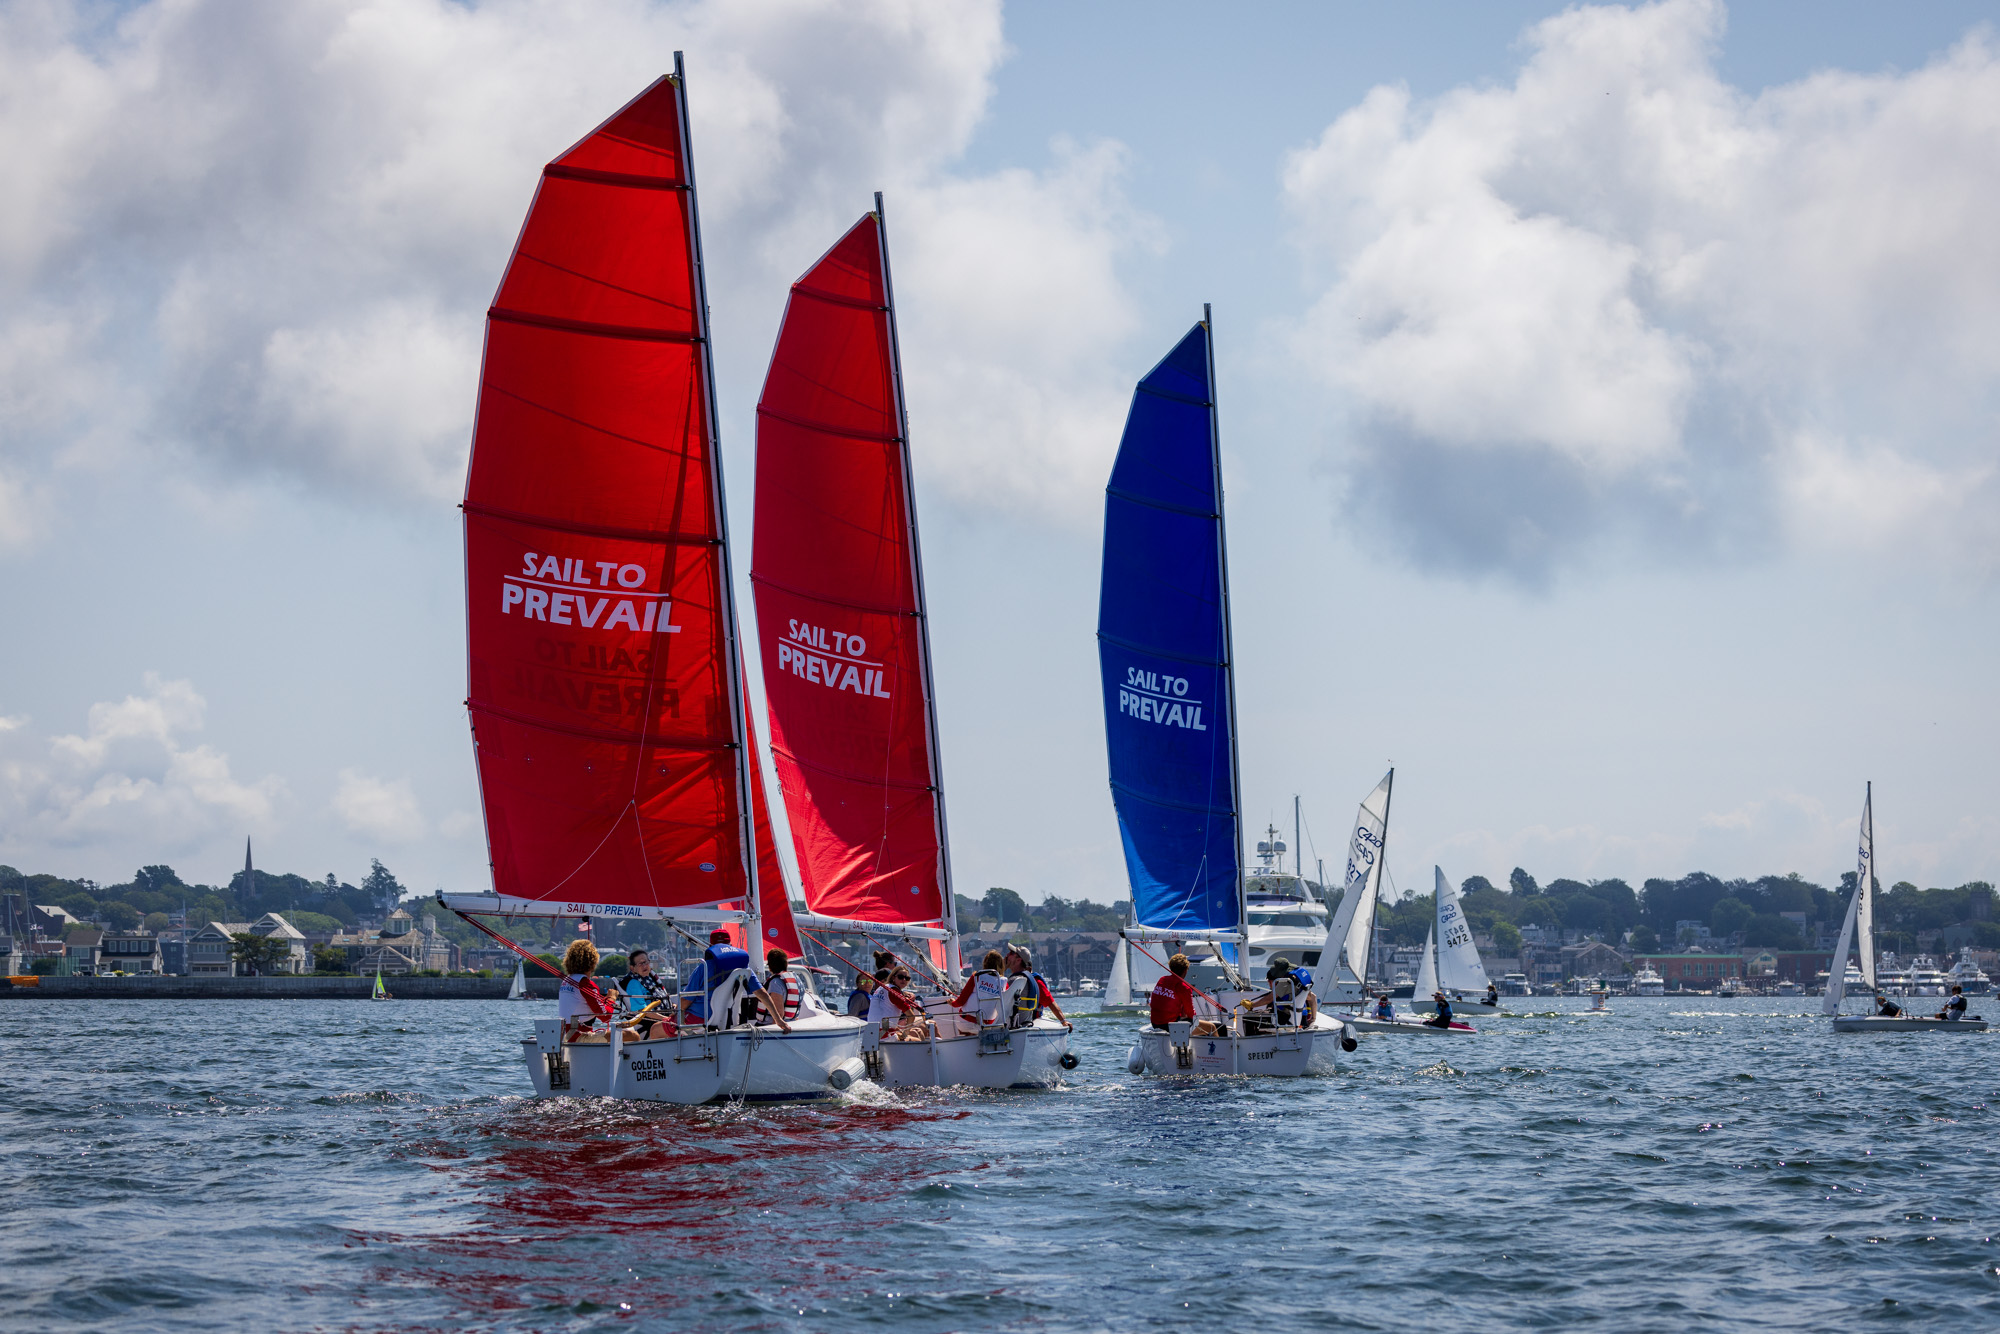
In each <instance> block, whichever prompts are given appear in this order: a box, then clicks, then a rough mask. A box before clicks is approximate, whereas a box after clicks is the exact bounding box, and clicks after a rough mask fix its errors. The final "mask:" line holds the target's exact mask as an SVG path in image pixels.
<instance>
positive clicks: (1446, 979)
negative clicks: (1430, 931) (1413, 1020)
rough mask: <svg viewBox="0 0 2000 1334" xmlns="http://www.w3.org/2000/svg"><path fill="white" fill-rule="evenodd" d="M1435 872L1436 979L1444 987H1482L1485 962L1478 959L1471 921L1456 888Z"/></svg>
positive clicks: (1453, 989)
mask: <svg viewBox="0 0 2000 1334" xmlns="http://www.w3.org/2000/svg"><path fill="white" fill-rule="evenodd" d="M1432 869H1433V870H1434V871H1436V873H1437V970H1438V982H1439V983H1440V984H1441V985H1442V986H1443V987H1444V989H1445V990H1446V991H1484V990H1486V987H1487V979H1486V965H1485V964H1483V963H1481V962H1480V961H1479V947H1478V946H1477V945H1474V944H1473V943H1472V924H1471V923H1469V922H1467V921H1466V920H1465V910H1464V909H1462V908H1460V907H1459V906H1458V888H1457V886H1455V885H1453V884H1452V883H1451V881H1449V880H1447V879H1446V878H1445V874H1444V868H1443V867H1433V868H1432Z"/></svg>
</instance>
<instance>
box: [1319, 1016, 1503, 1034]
mask: <svg viewBox="0 0 2000 1334" xmlns="http://www.w3.org/2000/svg"><path fill="white" fill-rule="evenodd" d="M1347 1022H1348V1023H1350V1024H1352V1025H1353V1026H1354V1031H1355V1032H1356V1033H1358V1034H1360V1035H1361V1036H1362V1037H1364V1038H1365V1037H1380V1036H1384V1035H1402V1036H1409V1037H1425V1036H1430V1037H1440V1038H1448V1037H1469V1036H1471V1035H1472V1034H1475V1033H1477V1032H1478V1031H1479V1030H1478V1029H1476V1028H1474V1027H1473V1026H1472V1025H1471V1024H1468V1023H1466V1022H1465V1021H1464V1020H1462V1019H1453V1020H1452V1024H1451V1027H1450V1028H1439V1027H1438V1026H1437V1025H1436V1024H1427V1023H1425V1022H1424V1021H1423V1020H1421V1019H1368V1018H1360V1017H1357V1018H1353V1019H1350V1020H1348V1021H1347Z"/></svg>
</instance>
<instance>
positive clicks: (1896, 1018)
mask: <svg viewBox="0 0 2000 1334" xmlns="http://www.w3.org/2000/svg"><path fill="white" fill-rule="evenodd" d="M1850 948H1851V949H1853V950H1854V951H1855V952H1856V953H1858V954H1859V955H1860V965H1861V966H1860V970H1859V977H1858V979H1857V980H1858V981H1859V982H1860V984H1861V985H1862V986H1864V987H1866V988H1868V991H1869V994H1870V995H1871V996H1872V995H1873V994H1874V992H1875V785H1874V784H1873V783H1869V784H1868V785H1867V787H1866V789H1865V790H1864V792H1863V794H1862V798H1861V846H1860V849H1859V852H1858V854H1857V858H1856V870H1855V874H1854V894H1853V897H1851V898H1849V899H1848V901H1847V916H1846V917H1845V918H1844V919H1843V920H1842V921H1841V924H1840V943H1839V944H1837V945H1835V946H1834V949H1833V959H1832V960H1831V961H1830V962H1829V964H1828V966H1827V970H1826V972H1827V977H1826V994H1825V995H1824V996H1823V997H1822V998H1821V1000H1820V1012H1821V1013H1822V1014H1825V1015H1827V1016H1828V1017H1830V1018H1831V1019H1832V1020H1833V1031H1834V1032H1836V1033H1947V1032H1949V1033H1984V1032H1985V1031H1986V1020H1984V1019H1983V1018H1981V1017H1980V1016H1978V1015H1976V1014H1971V1015H1967V1016H1966V1017H1965V1018H1963V1019H1938V1018H1935V1017H1930V1016H1918V1015H1913V1014H1910V1013H1908V1012H1907V1011H1905V1012H1903V1013H1901V1014H1895V1015H1886V1014H1842V1013H1841V1012H1840V1002H1841V1001H1842V1000H1843V999H1844V998H1845V997H1846V995H1847V989H1848V985H1849V983H1848V975H1849V974H1850V973H1851V972H1854V971H1855V970H1854V969H1852V968H1851V967H1849V965H1848V962H1847V954H1848V950H1849V949H1850Z"/></svg>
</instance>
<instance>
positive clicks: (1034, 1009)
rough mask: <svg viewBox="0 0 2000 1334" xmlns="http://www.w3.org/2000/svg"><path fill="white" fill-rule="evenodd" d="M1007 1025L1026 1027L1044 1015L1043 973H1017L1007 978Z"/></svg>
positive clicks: (1010, 1026)
mask: <svg viewBox="0 0 2000 1334" xmlns="http://www.w3.org/2000/svg"><path fill="white" fill-rule="evenodd" d="M1007 997H1008V1000H1007V1026H1008V1027H1009V1028H1026V1027H1027V1026H1028V1025H1030V1024H1032V1023H1034V1022H1035V1020H1037V1019H1039V1018H1041V1017H1042V975H1041V974H1040V973H1016V974H1014V976H1012V977H1010V978H1008V979H1007Z"/></svg>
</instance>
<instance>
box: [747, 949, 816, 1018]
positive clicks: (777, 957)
mask: <svg viewBox="0 0 2000 1334" xmlns="http://www.w3.org/2000/svg"><path fill="white" fill-rule="evenodd" d="M764 963H765V965H766V966H767V967H768V968H770V970H771V974H770V976H769V977H767V978H765V979H764V990H765V991H766V992H768V993H769V994H770V997H771V999H772V1000H774V1001H782V1002H783V1003H784V1010H785V1012H784V1014H783V1015H782V1016H781V1017H782V1018H785V1019H796V1018H798V1017H799V1006H800V1005H802V1004H804V1002H805V989H804V988H803V987H801V986H800V985H799V980H798V978H796V977H794V976H792V971H791V969H792V956H791V955H789V954H787V953H785V952H784V951H783V950H781V949H771V950H767V951H766V952H765V954H764ZM757 1011H758V1014H759V1015H761V1016H762V1017H761V1018H759V1019H758V1021H757V1022H758V1023H760V1024H768V1023H770V1022H772V1020H771V1012H770V1011H769V1010H768V1009H766V1008H765V1007H764V1004H763V1002H761V1001H759V1002H758V1005H757Z"/></svg>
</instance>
